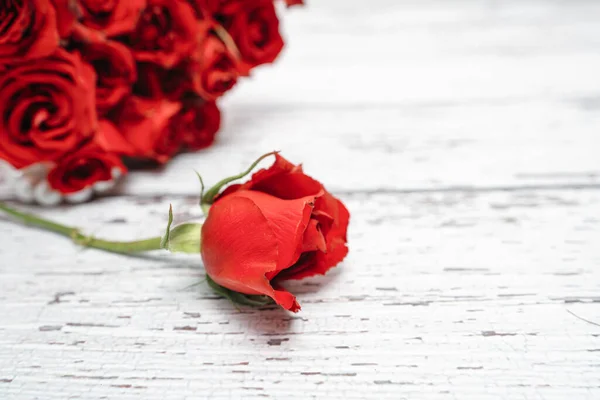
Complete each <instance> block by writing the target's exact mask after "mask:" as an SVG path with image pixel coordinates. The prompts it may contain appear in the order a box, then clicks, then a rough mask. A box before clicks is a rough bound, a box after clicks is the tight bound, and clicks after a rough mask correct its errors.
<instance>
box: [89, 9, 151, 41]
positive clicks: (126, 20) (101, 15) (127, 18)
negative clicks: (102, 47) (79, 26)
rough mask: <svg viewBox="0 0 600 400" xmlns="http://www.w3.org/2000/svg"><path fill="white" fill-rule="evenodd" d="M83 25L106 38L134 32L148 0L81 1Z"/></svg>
mask: <svg viewBox="0 0 600 400" xmlns="http://www.w3.org/2000/svg"><path fill="white" fill-rule="evenodd" d="M79 3H80V6H81V7H80V10H81V17H82V18H81V23H83V24H84V25H85V26H88V27H90V28H93V29H96V30H98V31H102V32H103V33H104V35H106V36H110V37H112V36H117V35H123V34H126V33H129V32H131V31H133V29H134V28H135V26H136V24H137V22H138V19H139V17H140V14H141V12H142V10H143V9H144V7H146V0H80V1H79Z"/></svg>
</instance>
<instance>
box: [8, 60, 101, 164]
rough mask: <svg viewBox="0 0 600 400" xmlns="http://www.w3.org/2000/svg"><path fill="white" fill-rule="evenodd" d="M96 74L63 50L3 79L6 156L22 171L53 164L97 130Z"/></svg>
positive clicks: (17, 67)
mask: <svg viewBox="0 0 600 400" xmlns="http://www.w3.org/2000/svg"><path fill="white" fill-rule="evenodd" d="M95 80H96V76H95V74H94V70H93V69H92V68H91V67H90V66H89V65H87V64H85V63H84V62H82V61H81V58H80V56H79V55H78V54H76V53H75V54H71V53H68V52H66V51H65V50H62V49H58V50H57V51H56V52H55V53H54V54H52V55H51V56H49V57H46V58H43V59H38V60H31V61H29V62H27V63H23V64H19V65H16V66H14V67H12V68H10V69H8V70H7V71H6V72H4V73H3V74H2V75H0V158H2V159H4V160H6V161H8V162H9V163H10V164H12V165H13V166H15V167H16V168H22V167H26V166H28V165H31V164H34V163H37V162H40V161H52V160H55V159H56V158H58V157H61V156H62V155H64V154H66V153H68V152H69V151H71V150H72V149H74V148H75V147H77V146H78V145H79V144H80V143H81V142H82V141H83V140H84V139H85V138H88V137H91V135H93V133H94V132H95V130H96V129H97V123H98V121H97V118H96V108H95V105H94V97H95V89H94V82H95Z"/></svg>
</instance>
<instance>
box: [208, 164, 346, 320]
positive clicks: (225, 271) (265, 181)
mask: <svg viewBox="0 0 600 400" xmlns="http://www.w3.org/2000/svg"><path fill="white" fill-rule="evenodd" d="M238 177H239V176H238ZM228 181H229V180H225V181H222V182H221V183H220V184H218V185H217V186H216V187H214V188H212V189H210V190H209V191H208V192H207V193H206V195H204V197H203V199H204V201H205V202H211V200H212V199H213V198H215V193H217V192H218V190H220V186H222V184H223V182H228ZM348 221H349V213H348V210H347V209H346V207H344V205H343V204H342V202H341V201H340V200H338V199H336V198H335V197H333V196H332V195H331V194H330V193H329V192H327V190H325V188H324V187H323V185H322V184H321V183H320V182H318V181H316V180H314V179H312V178H310V177H309V176H308V175H306V174H304V172H303V171H302V167H301V166H296V165H293V164H291V163H290V162H289V161H287V160H286V159H284V158H283V157H281V156H279V155H276V160H275V163H274V164H273V165H272V166H271V167H270V168H268V169H265V170H261V171H259V172H257V173H255V174H254V175H253V176H252V179H251V180H250V181H248V182H246V183H244V184H238V185H233V186H230V187H229V188H227V189H226V190H225V191H223V193H221V194H220V195H217V196H216V201H214V203H213V204H212V205H211V207H210V209H209V212H208V216H207V218H206V221H205V223H204V225H203V227H202V260H203V261H204V266H205V269H206V273H207V275H208V276H209V278H210V279H211V280H212V281H213V282H214V283H216V284H218V285H220V286H221V287H223V288H226V289H229V290H231V291H233V292H237V293H242V294H246V295H266V296H269V297H271V298H272V299H273V300H274V301H275V302H276V303H277V304H279V305H281V306H282V307H283V308H285V309H287V310H290V311H294V312H296V311H298V310H299V309H300V306H299V305H298V303H297V302H296V299H295V297H294V296H293V295H292V294H291V293H289V292H287V291H286V290H284V289H282V288H281V287H280V286H279V282H281V281H283V280H286V279H301V278H304V277H308V276H313V275H318V274H324V273H325V272H327V271H328V270H329V269H330V268H332V267H334V266H335V265H337V264H338V263H339V262H340V261H342V260H343V259H344V257H345V256H346V254H347V253H348V248H347V246H346V241H347V239H346V232H347V228H348Z"/></svg>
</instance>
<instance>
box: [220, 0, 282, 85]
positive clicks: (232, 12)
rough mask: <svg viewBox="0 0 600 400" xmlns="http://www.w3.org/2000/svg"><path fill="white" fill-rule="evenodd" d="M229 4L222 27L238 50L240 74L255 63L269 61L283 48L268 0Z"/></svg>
mask: <svg viewBox="0 0 600 400" xmlns="http://www.w3.org/2000/svg"><path fill="white" fill-rule="evenodd" d="M230 3H231V5H230V4H229V3H228V4H227V5H226V6H225V8H224V9H225V10H226V11H227V13H228V14H227V15H226V16H225V17H224V22H223V26H224V27H225V29H227V31H228V32H229V34H230V35H231V37H232V38H233V40H234V41H235V44H236V46H237V48H238V49H239V51H240V54H241V57H242V60H241V61H242V63H241V65H242V73H243V74H247V73H248V72H249V71H250V69H251V68H253V67H255V66H257V65H260V64H266V63H271V62H273V61H274V60H275V59H276V58H277V56H278V55H279V53H280V52H281V49H283V38H282V37H281V34H280V33H279V19H278V18H277V13H276V11H275V6H274V4H273V2H272V1H269V0H267V1H265V0H247V1H239V0H238V1H237V2H230ZM234 6H235V7H236V8H234ZM238 8H239V9H238Z"/></svg>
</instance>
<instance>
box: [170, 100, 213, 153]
mask: <svg viewBox="0 0 600 400" xmlns="http://www.w3.org/2000/svg"><path fill="white" fill-rule="evenodd" d="M220 126H221V112H220V111H219V108H218V107H217V105H216V103H215V102H214V101H209V102H206V103H203V104H200V105H194V106H187V107H186V108H184V109H183V110H181V111H180V112H179V114H177V115H176V116H175V117H173V120H172V121H171V129H172V130H176V131H179V132H181V136H182V142H183V144H184V145H185V147H186V148H188V149H190V150H200V149H203V148H206V147H208V146H210V145H211V144H212V143H213V142H214V140H215V135H216V133H217V131H218V130H219V128H220Z"/></svg>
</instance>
